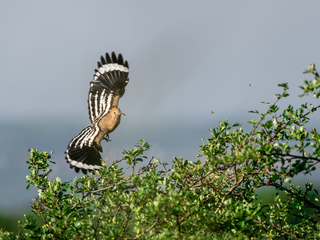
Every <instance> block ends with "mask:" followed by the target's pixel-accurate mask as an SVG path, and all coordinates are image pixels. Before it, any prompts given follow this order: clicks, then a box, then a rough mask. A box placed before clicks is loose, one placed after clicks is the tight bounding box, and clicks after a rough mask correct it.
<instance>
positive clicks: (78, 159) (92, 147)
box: [65, 125, 102, 174]
mask: <svg viewBox="0 0 320 240" xmlns="http://www.w3.org/2000/svg"><path fill="white" fill-rule="evenodd" d="M98 134H99V127H98V126H97V125H94V126H87V127H86V128H85V129H83V130H82V131H81V132H80V133H79V134H78V135H77V136H75V137H74V138H73V139H72V140H71V141H70V143H69V145H68V148H67V151H66V152H65V153H66V160H67V162H68V163H70V167H71V168H73V167H74V168H75V170H76V172H79V170H80V169H81V170H82V172H83V173H84V174H86V173H87V170H89V171H91V170H96V169H99V168H101V160H102V158H101V155H100V153H99V151H100V150H102V149H99V147H98V146H97V144H96V143H95V141H94V140H95V138H96V136H97V135H98Z"/></svg>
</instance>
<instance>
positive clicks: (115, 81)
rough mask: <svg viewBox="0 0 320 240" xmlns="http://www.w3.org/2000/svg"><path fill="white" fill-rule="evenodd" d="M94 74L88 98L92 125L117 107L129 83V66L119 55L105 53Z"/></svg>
mask: <svg viewBox="0 0 320 240" xmlns="http://www.w3.org/2000/svg"><path fill="white" fill-rule="evenodd" d="M95 72H96V73H95V74H94V75H93V81H92V82H90V90H89V96H88V110H89V119H90V122H91V123H92V124H94V123H97V122H98V120H99V119H100V118H101V117H102V116H104V115H105V114H107V113H108V112H109V110H110V109H111V108H112V107H117V106H118V101H119V99H120V98H121V97H122V95H123V94H124V91H125V87H126V86H127V84H128V82H129V78H128V74H129V65H128V62H127V61H125V62H124V61H123V58H122V55H121V54H119V56H118V58H117V56H116V54H115V53H114V52H112V54H111V57H110V56H109V54H108V53H106V57H105V58H104V57H103V56H101V61H100V62H98V69H95Z"/></svg>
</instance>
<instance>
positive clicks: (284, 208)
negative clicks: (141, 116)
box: [0, 64, 320, 239]
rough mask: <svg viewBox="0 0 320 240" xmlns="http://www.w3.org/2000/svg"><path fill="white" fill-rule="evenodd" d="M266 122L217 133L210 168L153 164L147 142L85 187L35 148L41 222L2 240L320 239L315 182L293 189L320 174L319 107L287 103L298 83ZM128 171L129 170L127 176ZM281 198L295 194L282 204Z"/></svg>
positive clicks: (32, 179)
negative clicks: (262, 197)
mask: <svg viewBox="0 0 320 240" xmlns="http://www.w3.org/2000/svg"><path fill="white" fill-rule="evenodd" d="M306 73H309V74H312V75H313V76H314V79H313V80H311V81H305V82H304V85H303V86H301V88H302V89H303V94H302V95H305V94H309V93H312V94H314V97H315V98H318V97H319V96H320V93H319V92H320V91H319V75H318V73H317V71H316V69H315V66H314V64H312V65H311V66H310V68H309V69H308V70H307V71H306ZM279 86H280V87H281V88H283V91H282V93H281V94H276V95H275V97H276V101H275V102H274V103H272V104H270V103H266V104H267V105H268V110H267V111H266V112H265V113H260V112H258V111H257V110H255V111H250V112H252V113H255V114H257V115H258V118H257V119H256V120H251V121H249V123H250V124H252V130H251V131H250V132H247V133H245V132H244V131H243V129H242V128H241V127H240V126H241V125H240V124H239V123H235V124H230V123H229V122H228V120H226V121H224V122H220V123H219V125H220V126H219V127H217V128H215V129H210V130H209V132H210V134H211V135H212V136H211V137H210V138H209V139H207V142H204V141H203V145H202V146H201V147H200V150H199V151H200V155H198V158H199V159H200V157H203V158H204V159H205V160H204V161H200V160H197V161H194V162H192V161H187V160H185V159H183V158H174V160H173V163H172V169H168V168H167V163H164V162H161V161H160V160H159V159H154V158H151V159H150V160H149V162H148V163H147V164H146V166H144V167H141V168H138V167H137V163H139V162H142V161H143V160H144V159H147V157H146V156H145V155H144V152H145V151H147V150H148V149H149V148H150V145H149V144H148V143H146V142H145V141H144V140H141V141H140V143H139V144H138V145H136V146H135V148H134V149H133V150H131V151H123V158H122V159H120V160H118V161H115V162H113V164H112V165H111V166H105V167H104V168H102V169H101V170H99V171H95V172H94V173H90V174H88V175H86V176H83V177H81V178H79V179H74V180H73V181H69V182H61V180H60V179H59V178H58V177H57V178H56V179H54V180H49V179H48V175H49V173H50V171H51V170H50V165H49V163H52V162H50V156H51V154H48V153H46V152H39V151H38V150H34V149H32V150H31V152H30V155H29V161H27V164H28V165H29V169H30V175H28V176H27V180H28V181H27V182H28V186H27V188H29V186H30V185H33V186H35V187H37V188H38V189H39V194H38V197H37V198H35V199H33V205H32V211H33V212H34V213H35V214H37V215H39V216H41V217H42V219H43V221H44V224H43V225H42V226H39V225H38V224H37V223H36V221H35V220H34V218H33V217H32V215H25V220H24V221H23V222H21V223H20V224H21V226H22V227H23V228H24V230H25V233H17V234H14V233H10V232H7V231H5V230H4V229H2V230H1V232H0V238H1V239H148V238H152V239H261V238H263V239H267V238H268V239H279V238H284V239H312V238H319V237H320V231H319V230H320V224H319V219H320V204H319V199H318V191H317V190H316V189H314V188H313V184H312V183H306V184H305V187H304V188H301V187H299V186H294V185H293V184H290V182H291V179H292V178H293V177H295V176H297V175H298V174H299V173H302V174H309V173H311V172H313V171H315V170H316V165H317V164H318V163H319V161H320V156H319V155H320V134H319V133H318V132H317V131H316V129H315V128H312V129H311V130H310V131H307V129H306V127H307V123H308V122H309V118H310V116H311V114H313V113H314V112H315V111H316V110H317V109H318V108H319V107H320V105H318V106H313V105H312V104H307V103H305V104H302V105H301V106H300V107H299V108H298V109H296V110H295V109H294V107H293V106H291V105H289V106H288V107H287V108H285V109H283V110H282V111H281V110H280V107H279V106H278V105H277V104H278V102H279V101H280V100H281V99H283V98H286V97H289V93H288V88H289V87H288V84H286V83H284V84H279ZM119 162H126V164H127V165H128V167H129V168H131V170H132V171H131V174H130V175H128V176H126V175H125V174H124V171H123V169H122V168H119V167H118V164H119ZM266 186H268V187H270V188H275V189H277V190H278V192H277V194H276V197H275V199H274V200H275V201H274V203H268V204H262V202H258V201H257V190H258V189H259V188H261V187H266ZM280 192H281V193H284V194H285V195H286V197H285V198H282V197H280Z"/></svg>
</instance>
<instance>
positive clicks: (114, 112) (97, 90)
mask: <svg viewBox="0 0 320 240" xmlns="http://www.w3.org/2000/svg"><path fill="white" fill-rule="evenodd" d="M111 57H112V58H110V56H109V54H107V53H106V57H105V59H104V58H103V57H101V62H98V69H97V70H95V72H96V73H95V74H94V78H93V79H94V81H92V82H91V83H90V90H89V95H88V110H89V119H90V122H91V123H92V124H93V126H91V125H89V126H87V127H86V128H85V129H83V130H82V131H81V132H80V133H79V134H78V135H77V136H76V137H74V138H73V139H72V140H71V142H70V143H69V145H68V149H67V150H66V160H67V162H68V163H70V167H71V168H73V167H74V168H75V170H76V172H78V171H79V169H81V170H82V172H83V173H86V172H87V170H96V169H99V168H101V160H102V159H101V155H100V153H99V152H102V147H101V140H102V139H103V138H104V136H105V135H106V134H109V133H111V132H113V131H114V130H115V129H116V128H117V126H118V125H119V124H120V119H121V115H122V114H123V113H122V112H121V111H120V109H119V108H118V103H119V99H120V98H121V97H122V96H123V94H124V92H125V87H126V85H127V84H128V82H129V79H128V74H129V66H128V63H127V61H125V62H123V58H122V55H121V54H119V56H118V58H117V57H116V55H115V54H114V53H112V55H111Z"/></svg>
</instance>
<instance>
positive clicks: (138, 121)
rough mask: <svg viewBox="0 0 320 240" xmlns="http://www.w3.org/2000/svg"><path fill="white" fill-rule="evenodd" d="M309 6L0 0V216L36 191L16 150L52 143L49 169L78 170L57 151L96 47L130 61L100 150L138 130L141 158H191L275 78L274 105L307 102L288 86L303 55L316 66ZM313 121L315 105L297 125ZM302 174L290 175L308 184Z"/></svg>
mask: <svg viewBox="0 0 320 240" xmlns="http://www.w3.org/2000/svg"><path fill="white" fill-rule="evenodd" d="M319 9H320V2H319V1H293V0H290V1H288V0H287V1H281V2H279V1H267V2H266V1H265V2H261V1H259V2H253V1H235V0H234V1H223V2H222V1H221V2H220V1H183V2H182V1H161V2H153V1H146V0H145V1H139V0H138V1H117V2H116V1H90V2H89V1H81V0H77V1H76V0H70V1H67V2H60V1H52V2H39V1H22V0H20V1H3V2H1V4H0V69H1V70H0V101H1V104H0V111H1V114H0V143H1V144H0V192H1V194H0V214H1V217H0V219H1V218H2V217H3V216H10V217H13V216H15V217H17V218H22V216H23V213H24V212H26V211H27V210H26V209H30V207H29V206H30V202H31V201H32V200H31V199H32V197H35V196H36V195H37V189H35V188H30V189H29V191H27V190H26V186H27V184H26V175H27V174H28V169H27V165H26V164H25V162H26V161H27V160H28V151H27V149H28V148H36V149H39V150H40V151H48V152H50V151H54V154H53V156H52V160H53V161H55V162H56V164H55V165H52V168H53V172H52V173H51V174H50V175H51V177H50V178H52V179H53V178H56V177H57V176H59V177H60V178H61V179H62V180H63V181H68V180H71V179H73V178H74V177H75V176H76V175H78V176H79V177H81V176H82V174H81V173H79V174H77V173H75V172H74V171H73V170H70V169H69V165H68V164H67V163H66V162H65V159H64V151H65V150H66V147H67V145H68V143H69V141H70V140H71V139H72V138H73V137H74V136H75V135H76V134H78V133H79V132H80V131H81V130H82V129H83V128H84V127H86V126H87V125H88V124H89V118H88V110H87V94H88V90H89V82H90V81H91V80H92V76H93V74H94V69H95V68H96V67H97V61H98V60H99V59H100V55H104V54H105V52H109V53H110V52H112V51H115V52H116V53H122V55H123V57H124V58H125V59H126V60H128V62H129V67H130V73H129V78H130V82H129V84H128V86H127V88H126V93H125V95H124V96H123V97H122V99H121V100H120V103H119V107H120V109H121V110H122V112H124V113H125V114H126V116H125V117H123V118H122V121H121V124H120V125H119V127H118V128H117V129H116V130H115V131H114V132H113V133H111V134H110V139H111V140H112V141H111V142H109V143H106V142H103V143H102V144H103V150H104V152H103V154H102V157H103V158H109V161H112V160H116V159H120V158H121V156H122V153H121V152H122V151H123V149H132V148H133V147H134V145H135V144H136V143H138V142H139V140H140V139H145V140H146V141H147V142H149V143H150V144H152V145H153V146H152V148H151V149H150V150H149V152H148V154H149V156H154V157H155V158H160V159H161V160H162V161H166V162H171V161H172V159H173V156H176V157H179V156H182V157H184V158H186V159H188V160H191V161H195V160H197V158H196V155H197V154H198V150H199V146H200V145H201V144H202V141H201V138H204V139H206V138H208V137H210V134H209V133H208V129H210V128H215V127H217V126H218V123H219V121H224V120H225V119H229V121H230V122H240V123H243V128H244V129H245V130H246V131H249V130H250V128H249V127H250V125H249V124H247V121H248V120H250V119H254V118H256V117H257V116H255V115H254V114H251V113H248V112H247V111H249V110H254V109H257V110H259V111H261V112H263V111H266V110H267V106H266V105H262V104H260V102H261V101H269V102H272V101H274V100H275V99H274V97H273V95H274V94H275V93H280V92H281V90H282V88H279V87H278V86H277V84H278V83H282V82H288V83H289V85H290V86H291V88H290V91H289V93H290V94H291V97H289V98H286V99H285V100H283V101H282V102H281V103H280V105H281V106H283V107H285V106H287V105H288V104H292V105H294V106H296V107H298V106H300V104H301V103H305V102H314V104H318V103H317V101H316V100H314V99H313V98H312V96H309V97H305V98H299V97H298V95H299V94H300V93H301V90H300V89H299V88H298V86H299V85H301V83H302V81H303V80H304V79H308V78H309V79H310V78H311V76H307V75H303V74H302V72H303V71H304V70H305V69H307V68H308V65H309V64H311V63H315V64H316V66H317V65H319V64H320V48H319V43H320V33H319V31H318V30H319V23H320V17H319ZM212 112H214V113H213V114H212ZM319 120H320V116H319V113H315V114H314V115H313V120H312V121H311V122H310V125H309V127H308V128H309V129H310V128H311V127H316V128H317V126H318V125H319ZM318 128H320V127H319V126H318ZM317 173H319V171H317ZM314 175H315V174H314ZM314 175H313V176H310V175H308V176H304V175H302V176H299V177H298V178H297V180H296V181H297V183H299V184H300V183H301V184H304V183H305V182H314V183H315V184H316V183H317V182H319V177H317V176H314ZM318 188H319V186H318ZM14 223H15V224H16V221H14ZM0 227H2V226H0Z"/></svg>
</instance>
